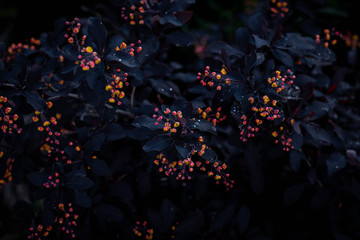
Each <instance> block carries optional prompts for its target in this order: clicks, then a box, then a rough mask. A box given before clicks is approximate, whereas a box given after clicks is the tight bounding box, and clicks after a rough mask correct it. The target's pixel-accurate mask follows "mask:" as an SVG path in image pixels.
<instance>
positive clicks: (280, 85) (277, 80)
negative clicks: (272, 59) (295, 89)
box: [267, 69, 296, 93]
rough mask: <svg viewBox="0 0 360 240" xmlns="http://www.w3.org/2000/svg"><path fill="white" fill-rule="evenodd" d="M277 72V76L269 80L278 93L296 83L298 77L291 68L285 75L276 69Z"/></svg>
mask: <svg viewBox="0 0 360 240" xmlns="http://www.w3.org/2000/svg"><path fill="white" fill-rule="evenodd" d="M275 74H276V76H274V77H271V78H268V80H267V81H268V83H269V84H270V86H271V87H272V88H274V89H275V91H276V92H277V93H280V92H282V91H283V90H285V89H288V88H289V87H290V86H291V85H292V84H293V83H294V79H295V78H296V77H295V75H294V73H293V72H292V71H291V70H290V69H288V70H287V71H286V73H285V74H283V75H281V72H280V71H275Z"/></svg>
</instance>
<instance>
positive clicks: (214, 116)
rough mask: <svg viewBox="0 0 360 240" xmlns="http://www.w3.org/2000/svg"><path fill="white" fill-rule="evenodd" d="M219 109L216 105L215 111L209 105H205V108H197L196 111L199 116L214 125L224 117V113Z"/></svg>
mask: <svg viewBox="0 0 360 240" xmlns="http://www.w3.org/2000/svg"><path fill="white" fill-rule="evenodd" d="M220 111H221V107H218V108H217V109H216V112H214V111H213V110H212V108H211V107H207V108H205V109H201V108H198V109H197V113H198V114H199V115H200V117H201V118H203V119H206V120H207V121H209V122H211V123H212V124H213V125H214V126H216V124H218V123H219V122H222V121H224V120H225V119H226V115H223V114H221V113H220Z"/></svg>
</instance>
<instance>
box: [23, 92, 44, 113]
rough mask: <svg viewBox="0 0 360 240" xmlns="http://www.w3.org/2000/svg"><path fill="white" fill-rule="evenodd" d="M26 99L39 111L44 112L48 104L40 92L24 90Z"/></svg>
mask: <svg viewBox="0 0 360 240" xmlns="http://www.w3.org/2000/svg"><path fill="white" fill-rule="evenodd" d="M24 94H25V97H26V100H27V101H28V103H30V105H31V106H32V107H33V108H34V109H35V110H37V111H40V112H43V111H44V107H45V105H46V102H45V100H44V99H43V98H42V97H41V96H40V94H39V93H38V92H29V91H25V92H24Z"/></svg>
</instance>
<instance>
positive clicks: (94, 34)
mask: <svg viewBox="0 0 360 240" xmlns="http://www.w3.org/2000/svg"><path fill="white" fill-rule="evenodd" d="M87 33H88V36H89V37H90V38H91V40H92V41H93V42H94V43H95V45H96V47H97V50H98V51H99V53H100V54H102V52H103V50H104V48H105V43H106V35H107V33H106V28H105V26H104V25H103V24H102V22H101V20H100V19H98V18H97V17H89V18H88V21H87Z"/></svg>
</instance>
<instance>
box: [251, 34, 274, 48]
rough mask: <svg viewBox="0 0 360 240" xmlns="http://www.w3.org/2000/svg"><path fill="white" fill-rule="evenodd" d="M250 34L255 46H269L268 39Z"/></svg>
mask: <svg viewBox="0 0 360 240" xmlns="http://www.w3.org/2000/svg"><path fill="white" fill-rule="evenodd" d="M252 36H253V38H254V40H253V41H254V45H255V47H256V48H262V47H269V46H270V41H269V40H266V39H263V38H261V37H259V36H258V35H256V34H253V35H252Z"/></svg>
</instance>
